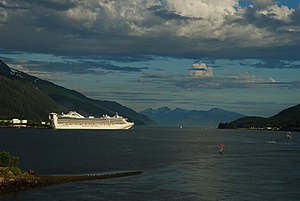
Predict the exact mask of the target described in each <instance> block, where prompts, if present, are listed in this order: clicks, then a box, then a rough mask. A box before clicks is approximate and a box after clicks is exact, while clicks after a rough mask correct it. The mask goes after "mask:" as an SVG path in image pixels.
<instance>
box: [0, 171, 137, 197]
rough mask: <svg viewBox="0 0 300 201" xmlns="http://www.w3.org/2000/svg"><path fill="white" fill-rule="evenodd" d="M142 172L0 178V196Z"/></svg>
mask: <svg viewBox="0 0 300 201" xmlns="http://www.w3.org/2000/svg"><path fill="white" fill-rule="evenodd" d="M142 173H143V172H142V171H127V172H116V173H107V174H97V175H71V176H69V175H68V176H37V175H27V176H26V177H24V176H20V177H14V178H5V177H0V194H5V193H11V192H19V191H25V190H28V189H33V188H39V187H46V186H50V185H57V184H64V183H69V182H76V181H85V180H98V179H108V178H117V177H126V176H134V175H140V174H142Z"/></svg>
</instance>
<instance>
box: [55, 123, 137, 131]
mask: <svg viewBox="0 0 300 201" xmlns="http://www.w3.org/2000/svg"><path fill="white" fill-rule="evenodd" d="M133 125H134V123H128V124H120V125H116V124H114V125H98V126H97V125H94V126H91V125H55V126H53V128H54V129H70V130H72V129H78V130H81V129H85V130H86V129H90V130H98V129H99V130H100V129H103V130H113V129H130V128H131V127H132V126H133Z"/></svg>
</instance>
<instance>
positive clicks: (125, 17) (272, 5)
mask: <svg viewBox="0 0 300 201" xmlns="http://www.w3.org/2000/svg"><path fill="white" fill-rule="evenodd" d="M253 2H254V4H253V5H249V6H247V7H242V6H241V5H239V1H238V0H223V1H220V0H185V1H179V0H122V1H116V0H61V1H58V0H44V1H35V0H27V1H25V0H11V1H9V4H8V1H4V0H2V1H0V16H1V18H0V21H1V23H2V25H1V29H0V43H1V46H2V47H3V48H7V49H18V50H26V51H44V52H46V51H47V52H49V51H52V52H60V53H70V52H71V53H74V52H75V53H82V54H91V53H92V54H148V55H149V54H156V55H172V56H187V55H189V56H190V57H194V56H195V55H197V56H199V55H200V56H201V55H206V56H215V57H227V58H228V57H230V56H232V57H244V58H245V57H257V56H259V55H261V53H258V51H257V50H258V49H259V50H262V49H263V50H266V51H263V55H261V56H262V57H274V56H281V57H297V55H298V54H294V55H292V56H291V55H290V54H289V53H287V52H288V51H281V50H282V48H286V49H290V48H295V49H297V50H298V49H299V43H300V36H299V32H298V30H299V27H298V26H299V25H300V22H299V21H300V19H299V17H298V16H299V13H300V11H299V9H295V10H294V9H290V8H288V7H287V6H283V5H279V4H278V3H276V2H275V1H273V0H263V1H260V0H253ZM13 7H14V8H24V9H23V10H22V9H12V8H13ZM4 21H5V22H6V23H5V24H4V23H3V22H4ZM19 32H22V33H24V34H16V33H19ZM28 36H31V37H28ZM8 41H9V42H8ZM53 44H56V45H53ZM274 47H278V49H275V50H274ZM267 50H272V51H267ZM274 51H276V52H275V53H274ZM260 52H262V51H260ZM282 52H283V53H282ZM284 52H286V53H284ZM293 52H294V51H293ZM298 57H299V55H298Z"/></svg>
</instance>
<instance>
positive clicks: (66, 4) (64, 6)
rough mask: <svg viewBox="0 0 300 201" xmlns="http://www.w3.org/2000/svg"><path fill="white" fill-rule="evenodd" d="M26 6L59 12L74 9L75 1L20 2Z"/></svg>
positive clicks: (30, 0)
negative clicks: (35, 6)
mask: <svg viewBox="0 0 300 201" xmlns="http://www.w3.org/2000/svg"><path fill="white" fill-rule="evenodd" d="M21 1H23V2H25V3H27V4H31V5H33V4H35V5H37V6H40V7H44V8H47V9H54V10H59V11H64V10H68V9H70V8H73V7H76V3H75V1H72V0H21Z"/></svg>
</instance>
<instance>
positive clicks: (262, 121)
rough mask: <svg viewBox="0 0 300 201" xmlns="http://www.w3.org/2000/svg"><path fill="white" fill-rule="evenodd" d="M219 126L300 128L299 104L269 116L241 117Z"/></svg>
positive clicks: (277, 128) (274, 128)
mask: <svg viewBox="0 0 300 201" xmlns="http://www.w3.org/2000/svg"><path fill="white" fill-rule="evenodd" d="M219 128H221V129H222V128H230V129H232V128H251V129H266V128H269V129H273V130H300V104H298V105H296V106H292V107H290V108H287V109H284V110H282V111H281V112H279V113H278V114H276V115H274V116H272V117H269V118H263V117H243V118H240V119H237V120H234V121H232V122H230V123H220V124H219Z"/></svg>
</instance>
